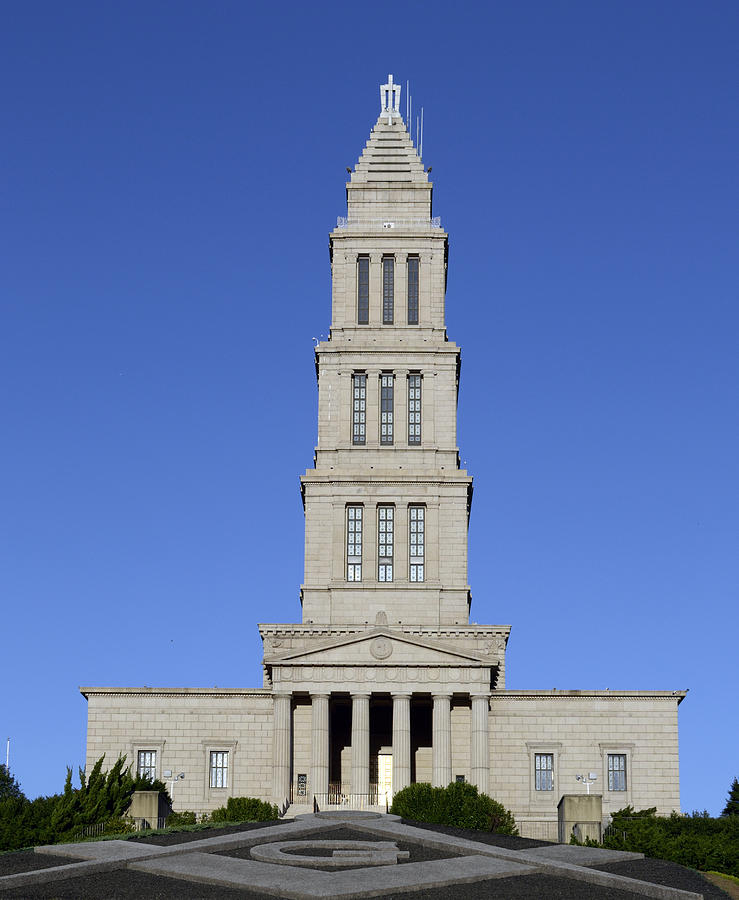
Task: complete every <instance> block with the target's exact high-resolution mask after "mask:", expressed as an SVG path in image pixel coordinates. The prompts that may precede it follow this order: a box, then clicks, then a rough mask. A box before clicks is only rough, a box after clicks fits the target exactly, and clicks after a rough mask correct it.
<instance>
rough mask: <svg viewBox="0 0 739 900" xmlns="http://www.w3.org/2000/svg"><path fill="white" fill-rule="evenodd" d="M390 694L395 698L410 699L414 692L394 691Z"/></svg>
mask: <svg viewBox="0 0 739 900" xmlns="http://www.w3.org/2000/svg"><path fill="white" fill-rule="evenodd" d="M390 696H391V697H392V698H393V700H410V699H411V697H412V696H413V694H410V693H404V692H403V691H393V692H392V694H391V695H390Z"/></svg>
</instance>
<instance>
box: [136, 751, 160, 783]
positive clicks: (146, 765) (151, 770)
mask: <svg viewBox="0 0 739 900" xmlns="http://www.w3.org/2000/svg"><path fill="white" fill-rule="evenodd" d="M138 773H139V775H140V776H142V777H147V778H151V780H152V781H154V779H155V778H156V777H157V752H156V750H139V755H138Z"/></svg>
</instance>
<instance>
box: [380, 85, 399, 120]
mask: <svg viewBox="0 0 739 900" xmlns="http://www.w3.org/2000/svg"><path fill="white" fill-rule="evenodd" d="M380 115H386V116H387V124H388V125H392V124H393V116H397V117H398V118H400V85H399V84H393V76H392V75H388V76H387V83H386V84H381V85H380Z"/></svg>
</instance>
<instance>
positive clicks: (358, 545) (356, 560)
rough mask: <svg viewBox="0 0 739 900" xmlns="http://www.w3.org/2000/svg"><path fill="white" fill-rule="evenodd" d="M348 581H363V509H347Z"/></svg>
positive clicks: (358, 507)
mask: <svg viewBox="0 0 739 900" xmlns="http://www.w3.org/2000/svg"><path fill="white" fill-rule="evenodd" d="M346 580H347V581H361V580H362V507H361V506H347V508H346Z"/></svg>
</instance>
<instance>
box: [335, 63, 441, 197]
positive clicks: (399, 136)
mask: <svg viewBox="0 0 739 900" xmlns="http://www.w3.org/2000/svg"><path fill="white" fill-rule="evenodd" d="M377 181H385V182H388V181H390V182H397V181H410V182H416V183H428V177H427V175H426V173H425V171H424V169H423V163H422V161H421V157H420V156H419V155H418V152H417V150H416V148H415V147H414V146H413V141H412V140H411V138H410V135H409V134H408V130H407V129H406V126H405V124H404V123H403V117H402V116H401V115H400V85H399V84H395V83H394V82H393V76H392V75H388V76H387V81H386V83H385V84H381V85H380V117H379V118H378V120H377V122H376V124H375V127H374V128H373V129H372V131H371V132H370V138H369V140H368V141H367V144H366V145H365V148H364V150H363V151H362V155H361V156H360V157H359V162H358V163H357V165H356V168H355V170H354V172H353V173H352V177H351V183H352V184H357V183H360V184H367V183H370V182H377Z"/></svg>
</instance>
